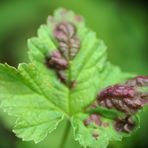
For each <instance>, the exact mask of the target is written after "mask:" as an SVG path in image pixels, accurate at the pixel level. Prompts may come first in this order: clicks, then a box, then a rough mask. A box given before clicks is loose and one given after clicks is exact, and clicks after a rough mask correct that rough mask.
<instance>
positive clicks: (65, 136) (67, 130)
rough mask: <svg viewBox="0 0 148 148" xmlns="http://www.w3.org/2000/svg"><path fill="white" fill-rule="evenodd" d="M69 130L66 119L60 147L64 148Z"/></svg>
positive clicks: (68, 123)
mask: <svg viewBox="0 0 148 148" xmlns="http://www.w3.org/2000/svg"><path fill="white" fill-rule="evenodd" d="M69 132H70V122H69V121H66V126H65V130H64V134H63V137H62V140H61V143H60V148H65V146H66V142H67V139H68V134H69Z"/></svg>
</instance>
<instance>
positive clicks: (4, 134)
mask: <svg viewBox="0 0 148 148" xmlns="http://www.w3.org/2000/svg"><path fill="white" fill-rule="evenodd" d="M57 7H65V8H68V9H72V10H73V11H75V12H77V13H79V14H81V15H83V16H84V17H85V19H86V23H87V25H88V26H89V27H90V28H91V29H93V30H94V31H95V32H97V36H98V37H99V38H101V39H103V40H104V41H105V43H106V45H107V46H108V57H109V59H110V61H111V62H112V63H113V64H115V65H119V66H120V67H121V68H122V70H124V71H127V72H133V73H137V74H143V75H144V74H145V75H148V42H147V38H148V27H147V24H148V19H147V17H148V15H147V12H146V10H147V3H146V2H145V1H142V0H139V1H138V0H137V1H136V0H135V1H132V0H81V1H80V0H79V1H77V0H20V1H18V0H1V1H0V62H3V63H4V62H7V63H8V64H10V65H14V66H17V64H18V63H19V62H24V61H26V62H27V61H28V59H27V39H28V38H30V37H32V36H35V35H36V30H37V28H38V27H39V25H40V24H43V23H45V20H46V18H47V16H48V15H49V14H51V13H52V12H53V11H54V9H56V8H57ZM140 116H141V128H140V129H139V130H138V131H137V132H136V133H134V134H133V135H132V136H131V137H130V138H127V139H124V140H123V141H122V142H111V144H110V146H109V147H110V148H125V147H126V148H135V147H140V148H147V147H148V140H147V134H148V118H147V117H148V107H147V108H146V109H145V110H144V112H142V113H141V115H140ZM12 123H13V119H10V117H8V116H7V115H5V114H4V113H3V112H2V111H0V148H41V147H43V148H50V147H51V148H59V147H58V145H59V143H60V142H61V139H62V132H63V127H64V126H65V122H63V123H62V124H61V125H60V126H59V127H58V129H57V130H56V131H55V132H54V133H53V134H52V135H49V136H48V137H47V138H46V140H45V141H43V142H41V143H40V144H37V145H35V144H34V143H32V142H22V141H21V140H19V139H17V138H16V137H15V136H14V134H13V133H12V132H11V127H12V125H13V124H12ZM69 147H70V148H79V145H78V144H77V143H76V142H74V141H73V139H72V132H71V133H70V134H69V137H68V141H67V145H66V148H69Z"/></svg>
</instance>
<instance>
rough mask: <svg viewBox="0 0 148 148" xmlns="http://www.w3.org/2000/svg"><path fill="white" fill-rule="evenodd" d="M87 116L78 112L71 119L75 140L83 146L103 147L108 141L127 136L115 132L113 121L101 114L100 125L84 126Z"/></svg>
mask: <svg viewBox="0 0 148 148" xmlns="http://www.w3.org/2000/svg"><path fill="white" fill-rule="evenodd" d="M87 117H88V115H87V114H78V115H76V116H73V118H72V120H71V123H72V126H73V130H74V137H75V140H77V141H79V143H80V145H82V146H84V147H85V148H86V147H92V148H105V147H107V145H108V144H109V142H110V141H115V140H117V141H121V140H122V138H123V137H127V136H129V134H127V133H122V132H117V131H116V130H115V128H114V126H115V125H114V124H115V121H114V120H112V119H108V118H106V117H103V116H101V118H100V120H101V122H102V123H101V125H99V126H96V125H90V126H85V125H84V123H83V121H84V120H85V119H86V118H87ZM136 122H138V119H136ZM94 133H95V134H97V137H94V136H93V134H94Z"/></svg>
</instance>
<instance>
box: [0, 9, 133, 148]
mask: <svg viewBox="0 0 148 148" xmlns="http://www.w3.org/2000/svg"><path fill="white" fill-rule="evenodd" d="M59 22H70V23H73V24H74V25H75V26H76V29H77V36H78V38H79V39H80V42H81V48H80V49H79V52H78V53H77V55H76V57H75V58H74V59H72V60H71V61H69V63H70V65H69V67H68V69H67V70H66V74H67V75H68V76H69V79H70V80H71V81H73V80H74V81H76V86H75V87H74V88H73V89H70V88H68V87H67V86H66V85H64V84H63V83H61V81H60V80H59V79H58V77H57V75H56V73H55V71H54V70H52V69H49V68H47V66H46V65H45V62H46V61H45V59H46V56H48V55H49V54H50V53H52V52H53V51H55V50H57V48H58V46H57V41H56V40H55V38H54V35H53V31H54V27H55V26H56V25H57V23H59ZM28 47H29V58H30V62H31V63H30V64H25V63H24V64H20V65H19V66H18V68H17V69H15V68H13V67H10V66H8V65H7V64H5V65H3V64H1V65H0V102H1V107H2V109H3V110H4V111H6V112H8V113H9V114H10V115H13V116H15V117H17V120H16V125H15V127H14V132H15V133H16V135H17V136H18V137H21V138H22V139H23V140H34V141H35V142H39V141H41V140H43V139H44V138H45V137H46V135H47V134H48V133H50V132H52V131H53V130H54V129H55V128H56V127H57V125H58V123H59V122H60V121H61V120H62V119H63V116H64V115H65V116H66V117H68V118H69V119H71V116H73V117H72V120H71V122H72V125H73V128H74V132H75V139H76V140H79V142H80V143H81V144H82V145H83V146H85V147H86V146H87V145H88V146H91V147H93V148H95V147H96V148H97V147H98V148H100V147H101V148H103V147H105V146H106V145H107V144H108V142H109V140H119V139H121V137H122V134H121V135H119V134H118V133H117V132H116V131H115V130H114V129H113V127H112V126H111V125H110V126H109V127H108V128H106V129H104V128H103V127H100V128H99V129H98V131H99V135H100V136H99V139H98V140H97V141H96V140H95V139H93V138H92V136H91V130H92V129H86V127H84V125H83V122H82V120H81V119H82V118H83V115H82V117H81V116H77V114H79V113H80V112H83V111H84V109H85V108H86V107H87V106H88V105H89V104H90V103H91V102H92V101H94V100H95V98H96V95H97V93H98V91H99V90H100V89H102V88H104V87H105V86H107V85H110V84H114V83H117V82H121V81H123V80H125V79H127V78H128V77H130V75H128V74H123V73H122V72H121V71H120V69H119V68H118V67H115V66H113V65H111V64H110V63H109V62H108V61H107V60H106V46H105V45H104V43H103V41H101V40H98V39H97V38H96V34H95V33H94V32H92V31H91V30H90V29H88V28H87V27H86V26H85V23H84V20H83V18H82V17H81V16H79V15H75V14H74V13H73V12H72V11H67V10H65V9H58V10H57V11H55V13H54V16H53V17H52V16H50V17H49V18H48V23H47V25H42V26H41V27H40V28H39V30H38V36H37V37H34V38H31V39H30V40H29V41H28ZM84 116H86V115H84ZM104 120H108V122H110V123H111V122H112V121H110V120H109V119H104ZM100 141H101V142H100ZM94 144H95V145H94Z"/></svg>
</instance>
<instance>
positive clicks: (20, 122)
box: [0, 64, 63, 143]
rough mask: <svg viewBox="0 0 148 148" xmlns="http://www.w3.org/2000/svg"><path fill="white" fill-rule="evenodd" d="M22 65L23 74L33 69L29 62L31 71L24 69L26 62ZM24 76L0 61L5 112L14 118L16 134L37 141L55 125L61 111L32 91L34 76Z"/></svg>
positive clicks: (0, 82)
mask: <svg viewBox="0 0 148 148" xmlns="http://www.w3.org/2000/svg"><path fill="white" fill-rule="evenodd" d="M25 66H26V73H28V74H29V72H32V73H33V72H34V70H33V69H34V68H33V65H30V68H32V70H31V71H28V72H27V66H28V65H25ZM28 70H30V69H29V68H28ZM36 74H37V73H36ZM25 75H26V76H25ZM23 76H24V77H25V78H24V77H23ZM27 76H28V75H27V74H25V73H23V72H22V70H21V71H20V72H19V70H16V69H14V68H12V67H10V66H8V65H6V64H5V65H2V64H1V65H0V91H1V94H0V101H1V107H2V108H3V109H4V111H5V112H7V113H8V114H9V115H12V116H15V117H17V121H16V125H15V127H14V132H15V133H16V135H17V136H18V137H21V138H22V139H23V140H34V141H35V142H36V143H37V142H39V141H41V140H43V139H44V138H45V137H46V136H47V134H48V133H50V132H52V131H53V130H54V129H55V128H56V127H57V125H58V123H59V122H60V121H61V120H62V118H63V114H62V112H60V111H58V110H57V108H56V107H54V105H53V104H52V102H50V100H48V99H47V98H46V97H45V96H43V95H42V94H40V92H35V91H34V89H36V87H37V84H35V80H34V78H32V79H29V77H27ZM33 81H34V83H33ZM29 83H30V84H29ZM26 84H28V85H26ZM31 85H32V86H31ZM33 85H34V86H33Z"/></svg>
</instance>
